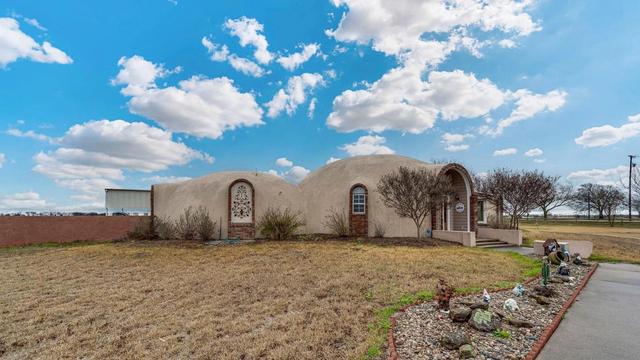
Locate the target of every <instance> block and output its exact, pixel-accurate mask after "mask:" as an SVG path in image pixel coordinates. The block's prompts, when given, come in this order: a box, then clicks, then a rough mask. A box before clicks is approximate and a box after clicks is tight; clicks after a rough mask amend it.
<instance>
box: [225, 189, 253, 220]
mask: <svg viewBox="0 0 640 360" xmlns="http://www.w3.org/2000/svg"><path fill="white" fill-rule="evenodd" d="M230 201H231V204H230V210H231V211H230V212H231V222H232V223H236V224H248V223H252V222H253V188H252V187H251V185H250V184H249V183H247V182H244V181H238V182H236V183H234V184H233V185H232V186H231V190H230Z"/></svg>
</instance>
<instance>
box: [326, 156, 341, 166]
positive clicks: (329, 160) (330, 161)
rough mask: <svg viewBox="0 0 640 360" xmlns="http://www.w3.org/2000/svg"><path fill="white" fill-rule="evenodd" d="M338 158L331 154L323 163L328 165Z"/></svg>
mask: <svg viewBox="0 0 640 360" xmlns="http://www.w3.org/2000/svg"><path fill="white" fill-rule="evenodd" d="M338 160H340V158H337V157H333V156H332V157H330V158H328V159H327V162H326V163H325V164H327V165H328V164H331V163H334V162H336V161H338Z"/></svg>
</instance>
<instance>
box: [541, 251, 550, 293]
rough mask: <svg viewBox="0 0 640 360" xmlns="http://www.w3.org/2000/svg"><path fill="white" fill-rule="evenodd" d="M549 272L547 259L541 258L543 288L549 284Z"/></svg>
mask: <svg viewBox="0 0 640 360" xmlns="http://www.w3.org/2000/svg"><path fill="white" fill-rule="evenodd" d="M549 272H550V269H549V258H548V257H546V256H545V257H543V258H542V285H543V286H545V287H546V286H547V284H549Z"/></svg>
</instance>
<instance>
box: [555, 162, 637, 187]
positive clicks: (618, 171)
mask: <svg viewBox="0 0 640 360" xmlns="http://www.w3.org/2000/svg"><path fill="white" fill-rule="evenodd" d="M628 171H629V168H628V167H626V166H618V167H615V168H609V169H590V170H578V171H574V172H572V173H570V174H569V175H568V176H567V179H568V180H570V181H573V182H575V183H596V184H601V185H614V186H617V185H620V179H622V178H624V177H625V176H626V174H627V172H628Z"/></svg>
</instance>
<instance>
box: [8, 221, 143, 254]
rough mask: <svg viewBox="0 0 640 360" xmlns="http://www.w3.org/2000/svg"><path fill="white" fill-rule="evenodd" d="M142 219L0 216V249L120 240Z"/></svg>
mask: <svg viewBox="0 0 640 360" xmlns="http://www.w3.org/2000/svg"><path fill="white" fill-rule="evenodd" d="M143 218H145V216H0V247H4V246H15V245H28V244H40V243H46V242H56V243H65V242H73V241H105V240H117V239H121V238H123V237H124V236H125V235H126V234H127V232H128V231H130V230H132V229H133V228H134V227H135V226H136V224H137V223H138V221H140V220H141V219H143Z"/></svg>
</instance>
